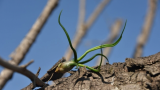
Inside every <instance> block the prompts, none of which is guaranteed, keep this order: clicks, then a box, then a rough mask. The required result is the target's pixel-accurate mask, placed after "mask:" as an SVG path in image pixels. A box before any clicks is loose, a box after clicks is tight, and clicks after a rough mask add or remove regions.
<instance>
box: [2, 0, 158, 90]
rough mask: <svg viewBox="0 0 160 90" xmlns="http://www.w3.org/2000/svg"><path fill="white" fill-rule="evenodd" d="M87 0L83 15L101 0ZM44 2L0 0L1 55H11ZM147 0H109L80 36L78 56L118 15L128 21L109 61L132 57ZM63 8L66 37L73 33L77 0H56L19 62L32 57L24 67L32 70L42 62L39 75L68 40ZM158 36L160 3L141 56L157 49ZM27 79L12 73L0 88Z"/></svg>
mask: <svg viewBox="0 0 160 90" xmlns="http://www.w3.org/2000/svg"><path fill="white" fill-rule="evenodd" d="M86 1H87V2H86V15H85V20H87V19H88V17H89V16H90V15H91V13H92V12H93V11H94V9H95V8H96V6H97V5H98V4H99V2H100V1H101V0H86ZM46 3H47V0H25V1H24V0H0V57H2V58H3V59H5V60H9V59H10V58H9V55H10V54H11V53H12V52H13V51H14V50H15V48H16V47H17V46H18V45H19V44H20V42H21V41H22V39H23V38H24V37H25V35H26V34H27V33H28V31H29V30H30V28H31V27H32V25H33V24H34V22H35V21H36V19H37V18H38V17H39V15H40V14H41V12H42V10H43V8H44V7H45V5H46ZM158 4H159V2H158ZM147 6H148V0H112V1H111V2H110V3H109V4H108V6H106V7H105V9H104V10H103V12H102V13H101V14H100V16H99V17H98V19H97V20H96V22H95V23H94V24H93V26H92V27H91V28H90V29H89V31H88V33H87V35H86V36H85V38H84V39H83V40H82V43H81V44H80V46H79V47H78V49H77V53H78V57H79V56H81V55H82V54H83V53H84V52H85V51H86V50H88V49H90V48H92V47H94V46H97V45H100V44H101V43H102V42H104V41H105V40H106V39H107V38H108V35H109V32H110V27H111V25H112V24H113V23H114V22H115V20H117V19H122V20H123V25H124V22H125V20H127V21H128V22H127V25H126V29H125V31H124V34H123V38H122V40H121V41H120V43H119V44H118V45H117V46H116V47H113V51H112V53H111V55H110V56H109V57H108V58H109V61H110V64H112V63H114V62H124V61H125V58H132V55H133V52H134V49H135V45H136V40H137V36H138V35H139V34H140V32H141V29H142V26H143V24H144V20H145V16H146V13H147V10H148V7H147ZM62 9H63V12H62V15H61V22H62V24H63V25H64V27H65V28H66V29H67V31H68V33H69V35H70V37H71V38H73V37H74V34H75V32H76V28H77V22H78V10H79V0H60V2H59V4H58V7H57V8H56V9H55V10H54V11H53V13H52V15H51V16H50V18H49V19H48V21H47V23H46V24H45V26H44V27H43V30H42V32H41V33H40V34H39V36H38V38H37V40H36V42H35V43H34V44H33V46H32V48H31V49H30V51H29V52H28V54H27V55H26V57H25V59H24V61H23V62H22V63H21V64H20V65H23V64H26V63H27V62H29V61H30V60H31V59H34V63H33V64H31V65H30V66H29V67H28V68H27V69H28V70H30V71H32V72H33V73H36V72H37V70H38V68H39V67H41V71H40V75H39V77H42V76H43V75H44V74H45V73H46V71H47V70H48V69H49V68H51V67H52V66H53V65H54V64H55V63H56V62H57V61H58V60H59V59H61V58H62V57H63V56H64V54H65V52H66V49H67V47H68V45H69V44H68V41H67V38H66V36H65V34H64V32H63V30H62V29H61V27H60V26H59V24H58V15H59V12H60V11H61V10H62ZM122 27H123V26H122ZM159 38H160V7H159V6H158V7H157V12H156V16H155V20H154V23H153V27H152V30H151V33H150V36H149V39H148V41H147V44H146V45H145V47H144V53H143V56H149V55H152V54H156V53H158V52H159V51H160V48H159V46H160V39H159ZM88 43H89V44H88ZM98 52H100V50H97V51H94V52H92V53H89V54H88V55H87V56H86V58H85V59H88V58H89V57H91V56H93V55H94V54H96V53H98ZM95 62H96V59H94V60H93V61H92V62H90V63H87V64H86V65H89V66H94V65H95ZM2 70H3V67H1V66H0V71H2ZM29 83H31V81H30V80H29V79H28V78H27V77H25V76H23V75H20V74H19V73H14V75H13V78H12V80H10V81H9V82H8V83H7V84H6V86H5V87H4V89H3V90H12V89H14V90H20V89H22V88H24V87H25V86H27V85H28V84H29Z"/></svg>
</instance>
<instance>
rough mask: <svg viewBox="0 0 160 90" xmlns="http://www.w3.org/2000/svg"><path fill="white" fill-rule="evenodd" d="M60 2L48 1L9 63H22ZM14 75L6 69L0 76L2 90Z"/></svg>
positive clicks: (57, 0)
mask: <svg viewBox="0 0 160 90" xmlns="http://www.w3.org/2000/svg"><path fill="white" fill-rule="evenodd" d="M58 2H59V0H48V2H47V5H46V6H45V8H44V10H43V11H42V13H41V15H40V16H39V18H38V19H37V20H36V22H35V24H34V25H33V26H32V28H31V29H30V31H29V32H28V34H27V35H26V37H25V38H24V39H23V40H22V42H21V43H20V45H19V46H18V47H17V48H16V50H15V51H14V52H13V53H12V54H11V55H10V57H11V60H10V61H9V62H10V63H11V64H14V65H18V64H19V63H20V62H22V60H23V58H24V57H25V55H26V54H27V52H28V51H29V49H30V47H31V46H32V45H33V43H34V41H35V40H36V38H37V36H38V34H39V32H40V31H41V29H42V27H43V26H44V24H45V22H46V21H47V19H48V17H49V16H50V15H51V13H52V11H53V10H54V9H55V7H56V6H57V4H58ZM12 75H13V71H11V70H9V69H4V70H3V71H2V72H1V74H0V90H1V89H2V88H3V87H4V85H5V84H6V83H7V81H8V80H10V79H11V77H12Z"/></svg>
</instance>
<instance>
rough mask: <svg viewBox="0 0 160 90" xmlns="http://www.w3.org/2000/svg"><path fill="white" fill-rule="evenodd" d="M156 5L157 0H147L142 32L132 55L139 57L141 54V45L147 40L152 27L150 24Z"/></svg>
mask: <svg viewBox="0 0 160 90" xmlns="http://www.w3.org/2000/svg"><path fill="white" fill-rule="evenodd" d="M156 7H157V0H149V9H148V13H147V16H146V18H145V22H144V26H143V29H142V32H141V34H140V35H139V37H138V40H137V45H136V49H135V52H134V55H133V57H141V56H142V53H143V47H144V45H145V44H146V42H147V40H148V37H149V34H150V31H151V27H152V24H153V20H154V16H155V13H156Z"/></svg>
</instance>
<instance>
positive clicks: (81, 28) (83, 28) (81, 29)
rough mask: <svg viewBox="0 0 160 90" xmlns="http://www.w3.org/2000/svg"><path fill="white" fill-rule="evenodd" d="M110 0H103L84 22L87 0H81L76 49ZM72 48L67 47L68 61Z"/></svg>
mask: <svg viewBox="0 0 160 90" xmlns="http://www.w3.org/2000/svg"><path fill="white" fill-rule="evenodd" d="M80 1H81V0H80ZM109 1H110V0H102V2H101V3H100V4H99V5H98V6H97V7H96V9H95V11H94V12H93V13H92V14H91V16H90V17H89V19H88V20H87V21H86V23H85V22H84V16H85V0H82V1H81V2H80V10H79V11H80V12H79V23H78V28H77V31H76V34H75V36H74V39H73V42H72V45H73V47H74V48H75V49H76V48H77V46H78V45H79V43H80V42H81V40H82V38H83V37H84V36H85V35H86V34H87V31H88V30H89V28H90V27H91V25H92V24H93V23H94V21H95V20H96V19H97V17H98V15H99V14H100V13H101V12H102V11H103V9H104V7H105V6H106V5H107V4H108V3H109ZM72 54H73V52H72V50H71V49H70V47H69V48H68V49H67V51H66V54H65V58H66V60H67V61H69V60H70V59H71V57H72Z"/></svg>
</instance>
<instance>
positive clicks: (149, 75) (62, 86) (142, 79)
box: [39, 52, 160, 90]
mask: <svg viewBox="0 0 160 90" xmlns="http://www.w3.org/2000/svg"><path fill="white" fill-rule="evenodd" d="M95 68H97V67H95ZM159 68H160V52H159V53H157V54H155V55H151V56H148V57H139V58H134V59H133V58H126V60H125V62H124V63H113V64H112V65H110V64H106V65H103V66H101V71H100V72H99V73H95V72H92V71H90V70H86V69H85V67H84V68H79V69H78V71H76V72H74V73H72V75H71V76H69V77H66V78H60V79H58V80H56V81H54V85H52V86H47V87H45V89H42V88H41V89H39V90H160V69H159Z"/></svg>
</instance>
